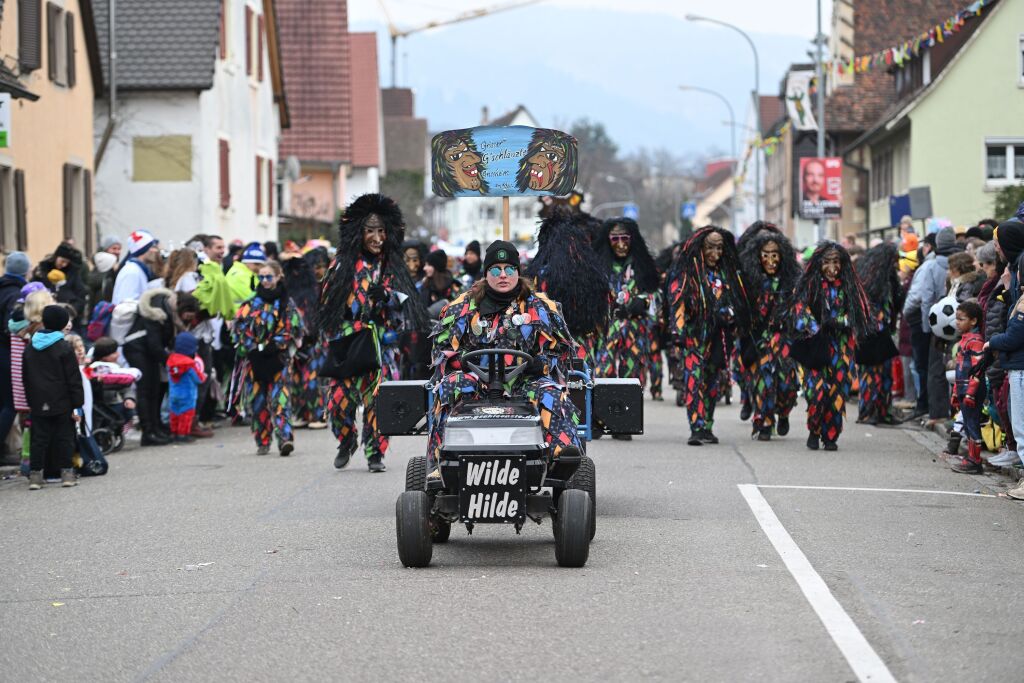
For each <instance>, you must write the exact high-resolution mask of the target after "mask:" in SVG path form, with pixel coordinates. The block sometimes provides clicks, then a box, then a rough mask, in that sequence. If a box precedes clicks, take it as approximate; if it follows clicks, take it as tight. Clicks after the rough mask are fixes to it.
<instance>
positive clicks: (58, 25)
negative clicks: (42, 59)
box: [46, 2, 75, 88]
mask: <svg viewBox="0 0 1024 683" xmlns="http://www.w3.org/2000/svg"><path fill="white" fill-rule="evenodd" d="M46 57H47V66H46V69H47V74H48V75H49V77H50V80H51V81H53V82H54V83H56V84H57V85H64V86H67V87H69V88H72V87H74V85H75V15H73V14H72V13H71V12H66V11H64V9H63V8H61V7H58V6H57V5H55V4H54V3H52V2H48V3H46Z"/></svg>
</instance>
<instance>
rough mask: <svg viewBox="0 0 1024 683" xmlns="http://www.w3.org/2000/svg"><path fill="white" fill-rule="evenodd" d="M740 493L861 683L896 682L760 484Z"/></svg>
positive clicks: (741, 489)
mask: <svg viewBox="0 0 1024 683" xmlns="http://www.w3.org/2000/svg"><path fill="white" fill-rule="evenodd" d="M737 486H738V488H739V490H740V494H742V495H743V498H744V499H745V500H746V501H747V505H749V506H750V510H751V511H752V512H753V513H754V517H755V519H757V523H758V524H760V525H761V529H762V530H763V531H764V533H765V535H766V536H767V537H768V540H769V541H771V543H772V545H773V546H774V547H775V550H776V552H778V553H779V557H781V558H782V562H783V564H785V565H786V569H788V570H789V573H790V574H792V576H793V578H794V579H795V580H796V583H797V585H798V586H800V590H801V591H802V592H803V594H804V597H805V598H807V602H809V603H810V604H811V607H812V608H813V609H814V611H815V613H816V614H817V615H818V618H819V619H821V623H822V624H823V625H824V626H825V630H826V631H828V634H829V636H831V638H832V641H833V642H834V643H835V644H836V647H838V648H839V651H840V652H841V653H842V654H843V657H845V658H846V661H847V662H848V663H849V665H850V668H851V669H853V673H854V674H855V675H856V676H857V678H858V680H860V681H861V683H865V682H866V681H872V682H874V683H878V682H880V681H885V682H889V681H891V682H892V683H895V681H896V679H895V678H894V677H893V675H892V673H890V672H889V669H888V668H887V667H886V666H885V662H883V661H882V658H881V657H879V656H878V653H877V652H875V651H874V649H872V647H871V645H870V644H869V643H868V641H867V639H866V638H864V634H863V633H861V632H860V629H859V628H857V624H855V623H853V619H851V618H850V615H849V614H847V613H846V611H845V610H843V606H842V605H840V604H839V601H838V600H836V598H835V596H834V595H832V592H831V591H830V590H829V589H828V586H827V585H826V584H825V581H824V580H823V579H822V578H821V576H820V575H819V574H818V572H816V571H814V567H812V566H811V563H810V561H808V559H807V556H806V555H804V553H803V551H801V550H800V547H799V546H798V545H797V544H796V542H795V541H794V540H793V537H792V536H790V535H789V532H788V531H786V528H785V527H784V526H782V522H780V521H779V518H778V517H777V516H776V515H775V511H774V510H772V508H771V506H770V505H769V504H768V501H767V500H765V498H764V496H763V495H762V494H761V491H760V490H759V489H758V486H757V485H756V484H737Z"/></svg>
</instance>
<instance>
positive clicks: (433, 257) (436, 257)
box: [427, 249, 448, 272]
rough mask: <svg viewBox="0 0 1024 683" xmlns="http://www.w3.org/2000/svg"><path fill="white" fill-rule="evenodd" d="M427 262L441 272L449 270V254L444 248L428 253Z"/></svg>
mask: <svg viewBox="0 0 1024 683" xmlns="http://www.w3.org/2000/svg"><path fill="white" fill-rule="evenodd" d="M427 263H429V264H430V265H432V266H434V270H436V271H438V272H441V271H444V270H448V254H446V253H445V251H444V249H437V250H435V251H432V252H430V253H429V254H427Z"/></svg>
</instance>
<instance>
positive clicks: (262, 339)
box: [231, 250, 303, 456]
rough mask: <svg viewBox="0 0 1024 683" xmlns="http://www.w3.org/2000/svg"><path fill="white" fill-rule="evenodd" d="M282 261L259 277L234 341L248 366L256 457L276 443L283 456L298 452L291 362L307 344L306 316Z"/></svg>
mask: <svg viewBox="0 0 1024 683" xmlns="http://www.w3.org/2000/svg"><path fill="white" fill-rule="evenodd" d="M247 251H248V250H247ZM283 274H284V271H283V270H282V269H281V265H280V264H279V263H277V261H267V262H266V263H264V264H263V265H262V266H261V267H260V269H259V273H258V278H259V285H257V287H256V294H255V296H253V297H252V298H251V299H250V300H249V301H246V302H245V303H243V304H242V305H241V306H239V308H238V313H237V314H236V315H235V326H234V330H232V334H231V336H232V339H233V341H234V343H235V346H236V348H237V349H238V356H239V358H240V359H244V360H247V361H248V368H249V370H248V377H247V380H248V382H247V384H246V386H251V387H252V388H251V390H250V393H249V396H248V399H249V401H248V403H249V406H248V408H249V410H250V411H251V412H252V433H253V436H254V437H255V438H256V447H257V450H256V455H266V454H267V453H269V452H270V442H271V438H272V437H273V436H276V437H277V447H278V452H279V453H280V454H281V455H282V456H286V455H291V453H292V451H293V450H295V444H294V442H293V440H292V424H291V387H290V386H289V385H290V381H289V379H290V378H291V367H292V359H293V357H294V356H295V351H296V349H298V347H299V346H300V345H301V344H302V330H303V325H302V315H301V314H300V313H299V310H298V307H296V305H295V302H294V301H292V299H291V297H289V296H288V292H287V291H286V290H285V287H284V283H283V282H282V276H283Z"/></svg>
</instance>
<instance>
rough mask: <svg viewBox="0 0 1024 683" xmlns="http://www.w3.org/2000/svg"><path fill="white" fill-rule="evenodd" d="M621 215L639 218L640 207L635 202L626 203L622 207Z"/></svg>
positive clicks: (634, 218)
mask: <svg viewBox="0 0 1024 683" xmlns="http://www.w3.org/2000/svg"><path fill="white" fill-rule="evenodd" d="M622 217H623V218H632V219H633V220H639V219H640V207H639V206H637V205H636V204H626V205H625V206H624V207H622Z"/></svg>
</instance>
